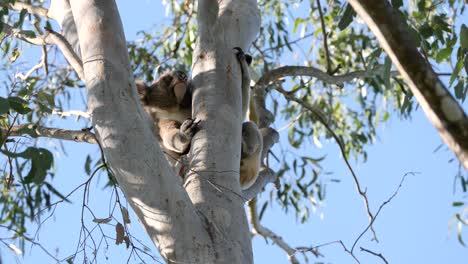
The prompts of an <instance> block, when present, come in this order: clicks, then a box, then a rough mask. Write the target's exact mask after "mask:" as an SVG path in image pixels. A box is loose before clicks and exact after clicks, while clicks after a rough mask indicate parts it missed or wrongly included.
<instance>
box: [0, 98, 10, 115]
mask: <svg viewBox="0 0 468 264" xmlns="http://www.w3.org/2000/svg"><path fill="white" fill-rule="evenodd" d="M9 110H10V104H9V103H8V100H7V99H6V98H3V97H0V115H3V114H6V113H8V111H9Z"/></svg>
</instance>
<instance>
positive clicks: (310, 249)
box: [296, 240, 361, 264]
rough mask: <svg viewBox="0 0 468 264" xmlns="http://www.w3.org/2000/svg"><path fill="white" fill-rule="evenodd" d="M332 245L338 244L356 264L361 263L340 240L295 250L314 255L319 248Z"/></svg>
mask: <svg viewBox="0 0 468 264" xmlns="http://www.w3.org/2000/svg"><path fill="white" fill-rule="evenodd" d="M332 244H339V245H341V247H342V248H343V250H344V251H345V252H346V253H348V254H349V255H350V256H351V257H352V258H353V259H354V260H355V261H356V262H357V263H358V264H360V263H361V262H360V261H359V259H357V258H356V256H355V255H354V254H353V253H352V252H351V251H350V250H349V249H348V248H347V247H346V246H345V244H344V243H343V241H341V240H336V241H332V242H327V243H325V244H321V245H318V246H314V247H298V248H296V250H297V252H312V253H313V254H314V255H315V253H314V252H316V251H317V250H318V249H319V248H321V247H325V246H329V245H332Z"/></svg>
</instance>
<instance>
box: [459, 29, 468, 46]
mask: <svg viewBox="0 0 468 264" xmlns="http://www.w3.org/2000/svg"><path fill="white" fill-rule="evenodd" d="M460 46H461V47H462V48H464V49H468V27H466V26H465V24H463V25H462V26H461V29H460Z"/></svg>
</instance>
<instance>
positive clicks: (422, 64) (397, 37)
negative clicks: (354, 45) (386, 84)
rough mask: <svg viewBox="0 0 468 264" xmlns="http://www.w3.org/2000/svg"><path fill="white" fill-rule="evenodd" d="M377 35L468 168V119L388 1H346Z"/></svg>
mask: <svg viewBox="0 0 468 264" xmlns="http://www.w3.org/2000/svg"><path fill="white" fill-rule="evenodd" d="M349 3H350V4H351V5H352V7H353V8H354V10H356V12H357V13H358V14H359V16H361V17H362V18H363V19H364V21H365V22H366V24H367V25H368V26H369V28H370V29H371V30H372V32H373V33H374V34H375V35H376V36H377V39H378V40H379V41H380V43H381V45H382V47H383V49H384V50H385V52H387V54H388V55H389V56H390V58H391V59H392V62H393V63H394V64H395V65H396V67H397V69H398V71H399V72H400V73H401V75H402V76H403V78H404V79H405V80H406V81H407V83H408V85H409V87H410V89H411V92H412V93H413V94H414V96H415V97H416V100H417V101H418V103H419V104H420V105H421V107H422V109H423V111H424V113H425V114H426V116H427V117H428V119H429V121H430V122H431V123H432V124H433V125H434V127H435V128H436V129H437V130H438V132H439V134H440V136H441V137H442V139H443V140H444V142H445V143H446V144H447V146H448V147H449V148H450V149H451V150H452V151H453V152H454V153H455V154H456V155H457V157H458V159H459V160H460V162H461V163H462V164H463V166H464V167H465V169H468V118H467V116H466V114H465V112H464V111H463V109H462V108H461V107H460V105H459V104H458V103H457V101H456V100H455V99H454V98H453V96H452V95H451V94H450V93H449V91H448V90H447V89H446V88H445V87H444V85H443V84H442V82H441V81H440V80H439V78H438V77H437V75H436V74H435V73H434V71H433V70H432V67H431V66H430V64H429V63H428V62H427V61H426V60H425V59H424V58H423V57H422V55H421V54H420V53H419V51H418V49H417V45H416V43H415V41H414V39H413V37H412V35H411V33H410V32H409V30H408V28H407V26H406V25H405V23H404V22H403V20H402V18H401V17H400V15H399V14H398V13H397V12H396V11H395V10H394V9H393V7H392V6H391V5H390V3H389V2H388V1H387V0H349Z"/></svg>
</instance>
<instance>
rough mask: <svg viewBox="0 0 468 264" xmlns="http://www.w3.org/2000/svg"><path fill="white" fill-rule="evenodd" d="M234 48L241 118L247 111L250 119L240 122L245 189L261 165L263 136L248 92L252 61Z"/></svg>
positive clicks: (253, 180) (251, 97)
mask: <svg viewBox="0 0 468 264" xmlns="http://www.w3.org/2000/svg"><path fill="white" fill-rule="evenodd" d="M234 49H235V50H236V52H237V54H236V56H237V59H238V61H239V64H240V67H241V73H242V84H241V89H242V116H243V119H247V112H249V116H248V119H249V120H250V121H246V122H244V123H243V124H242V145H241V162H240V184H241V187H242V189H244V190H245V189H247V188H249V187H250V186H252V185H253V184H254V183H255V181H256V180H257V177H258V172H259V171H260V166H261V158H262V149H263V137H262V134H261V133H260V130H259V129H258V127H257V125H256V123H258V115H257V106H256V105H255V102H254V100H253V95H252V94H251V92H250V74H249V68H248V67H249V64H250V62H251V61H252V57H251V56H250V55H247V54H245V53H244V52H243V51H242V49H241V48H239V47H236V48H234Z"/></svg>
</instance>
